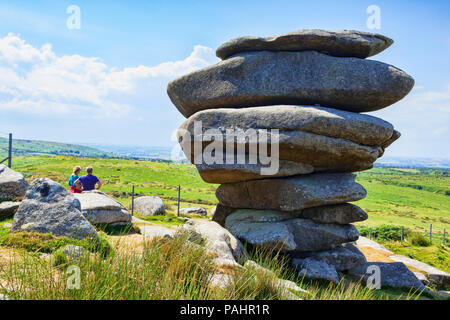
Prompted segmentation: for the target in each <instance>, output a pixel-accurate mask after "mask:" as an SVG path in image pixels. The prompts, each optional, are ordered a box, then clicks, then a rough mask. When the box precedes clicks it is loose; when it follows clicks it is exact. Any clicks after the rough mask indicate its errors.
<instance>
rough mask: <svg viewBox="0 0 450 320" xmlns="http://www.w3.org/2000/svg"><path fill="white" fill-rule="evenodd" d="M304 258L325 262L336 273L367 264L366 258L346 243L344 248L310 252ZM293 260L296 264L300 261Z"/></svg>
mask: <svg viewBox="0 0 450 320" xmlns="http://www.w3.org/2000/svg"><path fill="white" fill-rule="evenodd" d="M351 247H352V248H351ZM293 255H294V256H296V255H295V254H293ZM304 256H305V257H308V258H311V259H313V260H317V261H323V262H326V263H327V264H329V265H332V266H334V268H335V269H336V270H337V271H344V270H349V269H352V268H355V267H359V266H363V265H365V264H366V263H367V260H366V257H365V256H364V255H363V254H362V252H361V251H359V250H358V248H356V247H355V246H354V245H352V244H351V243H346V244H345V245H344V246H338V247H336V248H334V249H331V250H326V251H318V252H312V253H309V254H305V255H304ZM300 258H301V257H300ZM294 260H296V261H297V263H298V262H299V260H300V259H294Z"/></svg>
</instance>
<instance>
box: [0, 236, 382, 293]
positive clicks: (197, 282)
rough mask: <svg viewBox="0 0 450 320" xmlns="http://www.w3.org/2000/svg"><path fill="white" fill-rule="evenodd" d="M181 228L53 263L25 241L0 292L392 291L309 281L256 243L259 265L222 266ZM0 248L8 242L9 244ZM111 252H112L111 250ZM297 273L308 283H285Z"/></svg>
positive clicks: (5, 270) (3, 274)
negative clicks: (222, 280)
mask: <svg viewBox="0 0 450 320" xmlns="http://www.w3.org/2000/svg"><path fill="white" fill-rule="evenodd" d="M188 237H189V236H188V235H186V234H181V235H178V236H176V237H175V238H174V239H165V238H164V239H162V238H156V239H153V240H150V241H147V242H144V243H143V246H142V248H141V249H142V250H135V249H136V248H134V249H132V248H128V247H126V246H121V245H120V240H119V242H117V243H115V245H113V246H112V250H113V251H114V252H113V253H112V254H110V255H108V256H106V255H105V254H102V252H89V251H86V253H85V254H84V255H83V256H81V257H80V258H79V259H77V260H72V261H70V259H69V260H68V261H67V262H64V263H62V264H57V263H56V264H55V259H57V255H55V254H53V255H51V256H50V257H47V258H43V257H39V256H38V255H36V254H34V253H30V252H27V251H26V250H24V249H17V248H14V249H11V250H14V252H16V255H13V257H11V259H9V260H8V261H6V262H5V261H4V259H3V260H1V259H0V293H4V294H7V295H8V296H10V297H11V298H12V299H30V300H48V299H51V300H53V299H66V300H68V299H69V300H79V299H80V300H104V299H107V300H130V299H131V300H153V299H161V300H164V299H175V300H179V299H188V300H208V299H226V300H228V299H230V300H236V299H239V300H248V299H252V300H253V299H270V300H274V299H296V298H300V299H326V300H337V299H345V300H350V299H352V300H367V299H386V298H387V296H384V295H380V294H376V293H375V292H374V291H371V290H369V289H366V288H365V287H364V286H362V285H361V284H359V283H355V282H349V281H342V282H341V283H339V284H338V285H335V284H327V283H326V284H325V283H320V282H317V281H306V280H305V279H302V278H299V277H298V276H297V273H295V272H294V271H293V270H292V269H290V268H288V267H287V261H286V260H285V259H284V258H283V257H282V256H280V255H277V254H273V253H270V252H263V251H253V252H252V253H251V254H250V257H249V258H250V259H252V260H253V261H255V262H256V263H257V264H258V265H259V267H258V266H256V267H248V268H244V267H237V268H224V266H217V265H215V264H214V263H213V262H212V259H213V258H214V255H211V254H209V253H208V252H207V251H206V250H205V248H204V246H203V245H199V244H193V243H192V242H190V241H188ZM2 248H3V249H1V248H0V250H4V248H5V247H4V246H3V247H2ZM105 256H106V257H105ZM71 266H76V267H78V268H79V270H80V285H81V286H80V289H70V288H69V286H68V284H69V283H70V281H69V280H70V278H71V277H72V276H73V273H72V271H71V272H69V273H68V272H67V271H68V270H72V269H70V267H71ZM218 272H222V273H225V274H226V275H227V276H228V277H230V279H231V280H230V281H229V282H228V284H227V285H226V286H225V287H222V288H218V287H213V286H212V276H213V275H214V274H217V273H218ZM279 279H284V280H289V281H294V282H295V283H296V284H297V285H299V286H300V287H301V288H302V289H306V290H307V291H300V292H295V291H292V290H289V289H286V286H285V285H284V284H285V282H280V281H279Z"/></svg>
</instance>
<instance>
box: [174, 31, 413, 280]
mask: <svg viewBox="0 0 450 320" xmlns="http://www.w3.org/2000/svg"><path fill="white" fill-rule="evenodd" d="M392 42H393V41H392V40H391V39H389V38H386V37H384V36H381V35H378V34H372V33H365V32H358V31H336V32H329V31H322V30H302V31H296V32H291V33H286V34H282V35H278V36H274V37H268V38H256V37H242V38H238V39H234V40H231V41H229V42H226V43H225V44H223V45H221V46H220V47H219V48H218V49H217V52H216V54H217V56H218V57H219V58H221V59H223V61H221V62H219V63H217V64H215V65H213V66H210V67H207V68H204V69H201V70H199V71H196V72H193V73H191V74H188V75H185V76H183V77H181V78H179V79H176V80H174V81H172V82H171V83H169V85H168V89H167V91H168V94H169V96H170V98H171V100H172V102H173V103H174V104H175V106H176V107H177V108H178V110H179V111H180V112H181V113H182V114H183V115H184V116H186V117H188V119H187V120H186V121H185V122H184V123H183V125H182V126H181V128H180V130H179V132H180V134H179V139H180V144H182V145H183V150H184V152H185V153H186V156H187V157H188V158H189V159H191V161H192V162H193V163H194V162H195V163H196V166H197V168H198V170H199V173H200V175H201V176H202V178H203V179H204V180H205V181H206V182H210V183H218V184H221V185H220V186H219V188H218V189H217V192H216V196H217V198H218V199H219V205H218V206H217V208H216V209H215V213H214V217H213V220H215V221H217V222H218V223H219V224H221V225H222V226H225V228H227V229H228V230H229V231H230V232H231V233H232V234H233V235H235V236H236V237H237V238H239V239H240V240H242V241H244V242H246V243H247V244H249V245H250V246H255V247H264V248H271V249H275V250H280V251H281V252H284V253H287V254H290V255H291V256H292V258H293V259H292V261H293V264H294V265H295V266H296V267H298V268H300V272H301V273H303V274H306V275H309V276H312V277H314V275H316V274H319V275H318V277H320V274H327V276H325V277H323V276H322V278H327V279H329V280H333V281H337V273H336V270H337V271H344V270H348V269H351V268H354V267H357V266H359V265H362V264H364V263H365V258H364V256H363V255H362V254H361V253H360V252H359V251H358V250H357V249H356V247H353V246H352V245H351V244H349V242H352V241H355V240H356V239H357V238H358V236H359V235H358V231H357V230H356V228H355V227H354V226H353V225H351V223H352V222H356V221H362V220H365V219H367V214H366V213H365V212H364V211H363V210H362V209H361V208H359V207H357V206H356V205H354V204H350V203H349V202H352V201H357V200H360V199H363V198H364V197H365V196H366V191H365V189H364V188H363V187H362V186H361V185H359V184H358V183H356V182H355V175H354V174H352V173H351V172H355V171H362V170H367V169H370V168H371V167H372V166H373V163H374V161H375V160H376V159H377V158H379V157H381V156H382V155H383V152H384V150H385V148H387V147H388V146H389V145H390V144H391V143H392V142H394V141H395V140H396V139H398V138H399V137H400V133H399V132H397V131H396V130H394V128H393V126H392V125H391V124H390V123H388V122H386V121H384V120H382V119H379V118H376V117H373V116H369V115H364V114H360V113H359V112H368V111H374V110H378V109H382V108H385V107H387V106H389V105H391V104H393V103H395V102H397V101H399V100H400V99H402V98H403V97H404V96H405V95H407V94H408V92H409V91H410V90H411V89H412V87H413V85H414V80H413V79H412V78H411V77H410V76H409V75H407V74H406V73H405V72H403V71H402V70H400V69H398V68H396V67H394V66H391V65H388V64H385V63H382V62H378V61H373V60H367V59H365V58H367V57H369V56H372V55H375V54H377V53H379V52H381V51H383V50H384V49H386V48H387V47H389V46H390V45H391V44H392ZM197 121H201V124H202V127H201V128H202V130H203V131H202V133H204V132H206V131H207V130H210V129H216V130H219V132H225V129H228V128H234V129H241V130H243V131H247V130H249V129H255V130H259V131H261V130H262V129H264V130H267V131H268V141H269V143H271V142H272V141H275V140H273V135H272V134H271V133H270V131H271V130H273V129H278V130H279V142H278V143H279V154H278V160H279V170H278V171H277V172H276V173H274V174H272V175H270V176H267V175H264V174H262V172H263V171H262V170H261V169H262V168H264V167H266V166H267V163H263V162H262V161H258V162H257V163H249V161H247V162H245V163H228V162H227V161H223V163H220V161H217V162H216V163H210V162H199V161H196V159H197V160H198V157H199V154H198V151H199V150H198V148H197V149H196V148H195V147H194V144H195V143H194V142H195V140H196V139H197V140H198V137H197V135H198V132H197V133H196V132H195V130H194V129H195V123H198V122H197ZM259 131H258V132H259ZM186 132H187V133H188V135H189V136H190V137H189V139H187V140H186V136H184V134H185V133H186ZM182 140H183V141H182ZM218 141H219V143H222V144H223V146H224V150H227V149H226V148H225V147H226V146H227V145H233V146H234V147H235V148H234V150H239V148H241V149H240V150H245V152H246V153H247V154H246V157H248V158H249V159H250V156H251V155H252V153H254V151H252V150H254V149H252V142H251V141H250V140H249V139H247V140H234V138H233V140H232V141H231V140H230V141H228V140H226V139H223V140H220V139H219V140H218V139H217V137H216V138H215V139H214V143H215V146H217V143H218ZM211 145H212V142H211V141H204V140H202V141H201V144H200V146H201V150H200V152H201V151H205V150H206V149H207V148H211ZM268 149H270V148H268ZM234 150H233V152H235V151H234ZM226 152H227V151H225V153H224V154H223V155H222V157H223V159H234V160H236V158H237V156H236V154H235V153H233V154H226ZM217 156H218V158H219V159H220V158H221V155H220V154H219V155H217ZM320 270H326V271H327V272H325V273H324V272H321V271H320Z"/></svg>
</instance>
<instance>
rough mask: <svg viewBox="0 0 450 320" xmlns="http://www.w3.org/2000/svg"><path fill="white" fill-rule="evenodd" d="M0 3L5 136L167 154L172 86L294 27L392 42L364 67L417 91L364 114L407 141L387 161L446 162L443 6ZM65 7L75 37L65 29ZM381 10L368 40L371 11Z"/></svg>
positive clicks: (447, 75) (449, 50)
mask: <svg viewBox="0 0 450 320" xmlns="http://www.w3.org/2000/svg"><path fill="white" fill-rule="evenodd" d="M92 2H93V1H14V2H11V1H8V2H7V1H0V134H2V133H6V132H9V131H12V132H13V133H14V134H15V136H16V137H18V138H19V137H20V138H29V139H45V140H52V141H62V142H90V143H109V144H135V145H147V146H152V145H153V146H171V145H172V144H173V143H174V142H172V141H171V135H172V133H173V131H174V130H176V129H177V128H178V126H179V125H180V124H181V123H182V121H183V119H184V118H183V117H182V116H181V115H180V114H179V113H178V111H177V109H176V108H175V107H174V106H173V105H172V104H171V103H170V100H169V99H168V97H167V95H166V90H165V87H166V84H167V82H168V81H170V80H172V79H174V78H176V77H178V76H180V75H182V74H185V73H187V72H191V71H193V70H196V69H198V68H201V67H205V66H207V65H210V64H213V63H215V62H217V61H218V60H217V59H216V58H215V56H214V51H215V49H216V48H217V46H219V45H220V44H221V43H223V42H225V41H227V40H229V39H231V38H234V37H238V36H242V35H255V36H267V35H274V34H277V33H283V32H288V31H293V30H298V29H310V28H320V29H329V30H339V29H356V30H361V31H372V32H377V33H381V34H384V35H386V36H389V37H391V38H393V39H394V41H395V42H394V44H393V45H392V46H391V47H390V48H388V49H387V50H386V51H384V52H382V53H381V54H379V55H376V56H374V57H371V59H374V60H379V61H383V62H386V63H389V64H392V65H394V66H396V67H399V68H401V69H403V70H404V71H406V72H407V73H408V74H410V75H411V76H413V77H414V79H415V80H416V86H415V88H414V89H413V91H412V92H411V93H410V94H409V95H408V96H407V98H405V99H404V100H402V101H401V102H398V103H396V104H394V105H392V106H391V107H389V108H386V109H384V110H381V111H377V112H373V113H370V114H371V115H374V116H378V117H381V118H383V119H385V120H387V121H389V122H391V123H392V124H394V126H395V127H396V128H397V129H398V130H399V131H400V132H401V133H402V134H403V135H402V138H401V139H400V140H398V141H397V142H396V143H395V144H393V145H392V146H391V147H390V148H389V149H388V150H387V152H386V155H389V156H410V157H418V156H421V157H445V158H449V157H450V148H449V141H450V129H449V122H450V59H449V57H450V19H448V16H449V12H450V4H449V2H448V1H432V2H431V1H376V0H374V1H324V0H323V1H261V0H260V1H242V0H241V1H168V0H166V1H123V2H119V1H95V2H94V3H92ZM69 5H77V6H79V8H80V10H81V28H80V29H79V30H69V29H68V28H67V27H66V20H67V19H68V17H69V16H70V14H67V13H66V9H67V7H68V6H69ZM369 5H377V6H378V7H379V8H380V10H381V29H380V30H369V29H368V28H367V25H366V20H367V18H368V17H369V14H367V13H366V8H367V7H368V6H369Z"/></svg>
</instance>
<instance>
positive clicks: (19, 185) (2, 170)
mask: <svg viewBox="0 0 450 320" xmlns="http://www.w3.org/2000/svg"><path fill="white" fill-rule="evenodd" d="M27 188H28V182H27V181H26V180H25V178H24V177H23V175H22V174H20V173H18V172H16V171H14V170H11V169H10V168H8V167H7V166H5V165H3V164H0V201H5V200H14V199H16V198H19V197H23V196H24V195H25V193H26V192H27Z"/></svg>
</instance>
